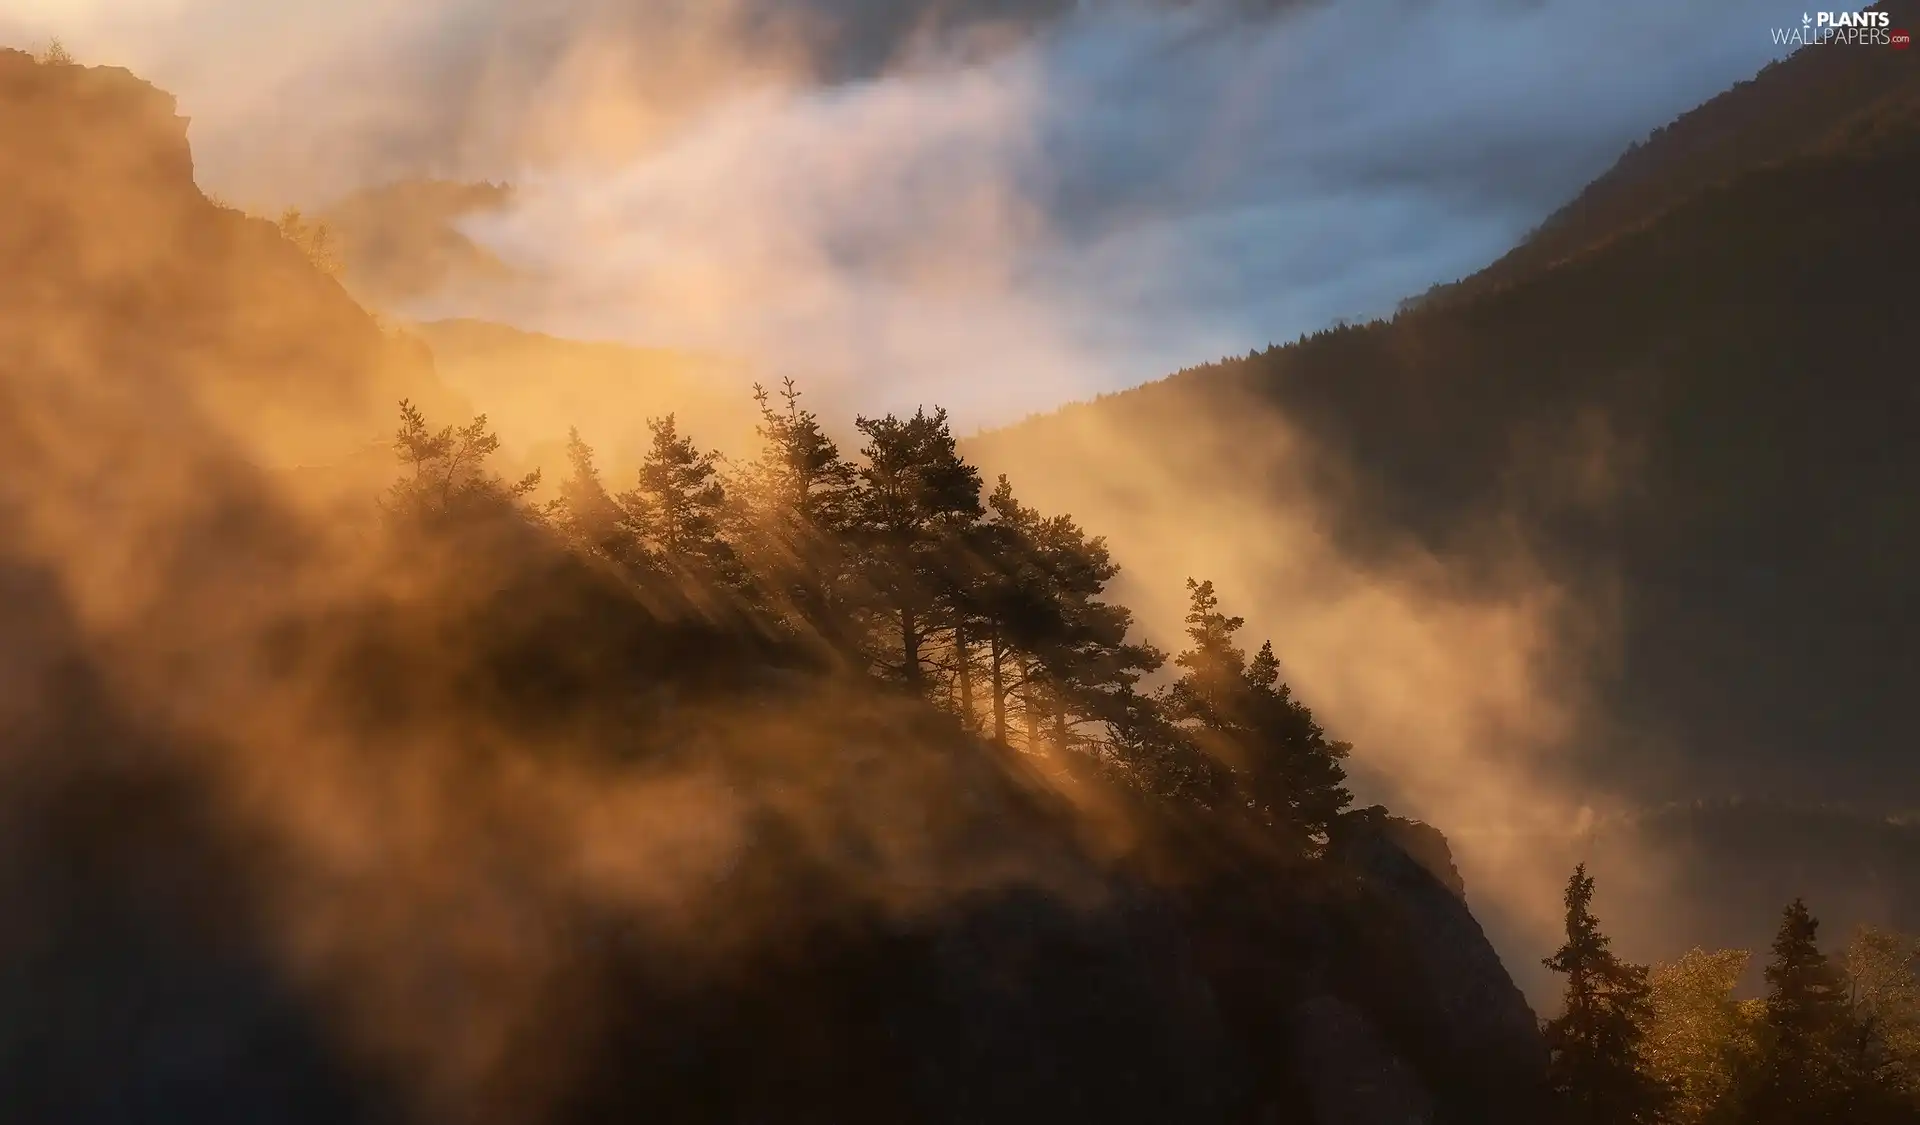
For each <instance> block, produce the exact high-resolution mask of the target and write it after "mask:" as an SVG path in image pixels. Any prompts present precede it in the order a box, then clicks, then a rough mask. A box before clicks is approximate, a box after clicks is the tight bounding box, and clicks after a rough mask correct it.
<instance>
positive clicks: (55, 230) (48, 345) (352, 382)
mask: <svg viewBox="0 0 1920 1125" xmlns="http://www.w3.org/2000/svg"><path fill="white" fill-rule="evenodd" d="M187 127H188V122H187V120H186V119H185V118H183V117H181V116H179V115H178V112H177V109H176V106H175V102H174V99H173V98H172V97H171V96H170V95H168V94H166V93H163V92H162V91H160V90H158V89H155V88H154V87H153V86H151V85H149V84H147V83H146V82H143V81H141V80H140V79H138V78H136V77H134V76H133V75H132V74H129V73H128V72H126V71H124V70H119V69H114V68H107V67H83V66H78V65H73V64H68V63H40V62H37V61H36V60H34V59H33V58H32V57H31V56H29V55H26V54H23V53H21V52H18V51H0V136H3V137H5V138H6V143H5V144H4V145H0V348H4V349H5V350H6V352H7V353H8V354H9V355H10V358H11V359H12V362H13V364H14V366H15V367H16V369H17V370H20V371H23V372H24V371H27V370H31V371H33V372H36V373H37V375H36V377H37V378H38V379H41V380H44V382H42V383H41V384H40V385H41V386H43V387H44V386H47V385H50V384H51V385H57V386H60V387H61V388H63V393H65V394H81V393H87V394H106V393H113V394H117V395H125V394H129V393H132V388H134V387H136V386H138V387H147V388H159V387H165V388H166V391H165V392H164V393H167V394H173V393H174V392H176V391H178V392H180V396H179V397H180V400H181V401H184V402H190V403H191V404H192V408H193V409H194V410H196V411H198V412H200V413H201V414H203V415H204V416H205V417H206V418H207V419H209V420H211V421H213V422H215V423H216V424H217V425H218V426H220V428H222V429H223V430H224V431H225V432H227V433H229V434H230V435H232V436H234V437H235V438H236V439H238V440H239V441H240V442H241V443H242V444H243V445H244V447H245V448H246V450H247V452H248V453H250V454H252V455H255V456H259V457H273V458H277V459H280V460H283V461H284V460H290V461H293V462H295V463H303V462H307V461H311V460H314V459H316V458H319V459H324V458H329V457H333V456H336V455H337V454H338V453H339V452H340V450H341V449H343V448H348V447H351V446H352V445H353V444H355V443H362V442H365V441H366V440H368V439H370V438H378V437H380V436H381V435H383V434H384V433H385V432H387V431H388V430H389V429H390V427H391V423H392V418H393V416H394V411H395V405H396V403H397V401H398V400H399V399H400V398H402V397H406V396H411V397H413V398H415V399H419V400H423V401H426V402H428V403H430V404H441V405H448V406H451V405H452V403H451V400H450V399H449V398H448V396H446V394H445V393H444V392H443V391H441V390H440V388H439V384H438V381H437V380H436V379H435V377H434V374H433V370H432V360H431V357H430V355H429V354H428V353H427V352H426V349H425V348H424V347H421V346H418V345H416V344H410V343H408V342H407V341H405V340H403V339H399V338H397V337H393V336H389V335H388V334H386V333H384V332H382V330H381V329H380V327H379V326H378V325H376V324H375V322H374V321H373V319H372V318H370V317H369V316H368V315H367V314H366V313H365V311H363V310H362V309H361V308H360V307H359V306H358V305H356V304H355V303H354V302H353V300H352V299H351V298H350V297H349V296H348V295H347V293H346V292H345V291H344V290H343V289H341V287H340V286H339V285H338V284H336V283H335V282H334V281H333V280H331V279H330V278H328V277H326V276H324V275H322V274H320V273H319V272H317V271H316V270H314V269H313V268H312V266H311V264H310V263H309V262H308V261H307V260H306V258H305V257H304V255H303V254H302V252H301V251H300V250H298V249H297V248H296V247H294V246H293V245H292V244H290V243H289V242H287V241H286V240H285V239H283V238H282V237H281V236H280V234H279V232H278V230H277V229H276V228H275V227H274V225H273V224H272V223H269V222H266V221H264V220H260V219H253V218H248V217H247V216H245V215H242V214H241V213H239V212H237V211H233V210H230V209H227V208H225V207H222V206H219V205H216V204H215V203H213V202H210V201H209V200H208V199H207V198H206V197H205V196H204V195H203V194H202V193H201V192H200V190H199V188H198V187H197V186H196V185H195V182H194V175H193V159H192V155H191V152H190V150H189V147H188V143H187ZM18 389H19V388H18V387H17V386H16V391H18Z"/></svg>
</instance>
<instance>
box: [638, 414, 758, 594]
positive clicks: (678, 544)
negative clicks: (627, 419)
mask: <svg viewBox="0 0 1920 1125" xmlns="http://www.w3.org/2000/svg"><path fill="white" fill-rule="evenodd" d="M647 428H648V429H649V430H651V431H652V432H653V444H652V446H651V447H650V448H649V449H648V451H647V456H646V459H645V460H644V461H642V462H641V465H640V482H639V487H637V488H635V489H634V490H633V491H631V492H629V493H627V494H626V495H624V496H622V497H621V498H620V502H621V507H622V508H623V509H625V512H626V527H627V530H628V531H630V532H631V533H632V535H633V538H634V542H635V543H636V545H637V547H638V550H639V553H640V555H641V558H642V559H643V560H644V561H645V562H646V563H647V564H648V565H649V566H651V567H652V568H653V569H654V570H655V571H657V572H659V573H661V574H663V575H666V576H669V577H671V578H674V579H676V580H678V581H681V582H687V583H694V584H698V583H702V582H712V583H718V584H720V585H723V586H728V585H735V584H737V581H738V579H739V577H740V576H739V572H738V568H737V566H736V564H735V558H734V554H733V551H732V549H731V548H730V547H729V546H728V545H727V543H726V541H725V539H723V538H722V537H721V534H720V521H721V516H722V509H723V507H724V505H725V503H726V491H725V489H724V488H722V487H721V484H720V479H719V475H718V472H717V469H716V467H715V464H714V460H715V458H714V455H713V454H711V453H703V452H701V451H700V450H699V449H698V448H697V447H696V446H695V445H694V444H693V441H692V440H691V439H689V438H686V437H682V436H681V435H680V433H679V431H678V429H677V427H676V423H675V420H674V416H673V415H672V414H669V415H667V416H666V417H665V418H657V419H649V420H648V421H647Z"/></svg>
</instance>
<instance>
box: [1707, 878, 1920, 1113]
mask: <svg viewBox="0 0 1920 1125" xmlns="http://www.w3.org/2000/svg"><path fill="white" fill-rule="evenodd" d="M1819 932H1820V920H1819V919H1818V918H1816V917H1814V916H1813V914H1812V912H1811V911H1809V910H1808V909H1807V906H1806V903H1804V902H1802V901H1801V900H1799V899H1795V900H1794V901H1793V902H1792V904H1790V905H1789V906H1788V907H1787V908H1786V910H1785V911H1784V912H1783V913H1782V915H1781V919H1780V930H1779V933H1778V934H1777V935H1776V936H1775V938H1774V941H1773V960H1772V962H1771V963H1769V964H1768V966H1767V969H1766V981H1767V998H1766V1007H1765V1016H1764V1017H1763V1020H1762V1032H1761V1034H1762V1039H1763V1045H1762V1050H1761V1055H1760V1065H1759V1068H1758V1073H1757V1074H1756V1075H1754V1076H1753V1078H1752V1080H1751V1081H1750V1082H1749V1083H1748V1085H1747V1089H1746V1096H1745V1098H1744V1099H1743V1100H1744V1109H1745V1113H1744V1115H1743V1116H1742V1118H1741V1120H1742V1121H1743V1122H1752V1123H1753V1125H1829V1123H1832V1125H1841V1123H1845V1125H1882V1123H1893V1122H1899V1123H1901V1125H1906V1123H1910V1122H1913V1121H1915V1120H1916V1113H1915V1106H1914V1104H1913V1102H1912V1100H1911V1099H1910V1098H1907V1097H1906V1096H1905V1092H1904V1091H1902V1090H1901V1089H1900V1088H1899V1086H1898V1084H1897V1074H1896V1072H1894V1071H1892V1070H1891V1069H1890V1068H1888V1067H1886V1066H1885V1065H1884V1064H1885V1062H1886V1061H1887V1060H1886V1058H1885V1053H1884V1049H1883V1047H1882V1044H1881V1042H1880V1041H1879V1039H1878V1035H1877V1031H1878V1029H1877V1028H1876V1026H1875V1025H1874V1023H1873V1021H1872V1020H1871V1019H1870V1018H1869V1019H1862V1018H1860V1017H1861V1016H1862V1015H1865V1014H1866V1013H1864V1012H1856V1010H1855V1007H1854V1003H1853V1000H1854V998H1853V995H1852V992H1853V990H1852V987H1851V984H1850V982H1849V981H1848V980H1847V977H1846V974H1845V973H1844V972H1843V971H1842V970H1841V968H1840V967H1839V966H1838V965H1835V964H1834V963H1833V962H1832V961H1831V960H1830V959H1829V958H1828V957H1827V956H1826V954H1824V953H1823V952H1821V950H1820V946H1819Z"/></svg>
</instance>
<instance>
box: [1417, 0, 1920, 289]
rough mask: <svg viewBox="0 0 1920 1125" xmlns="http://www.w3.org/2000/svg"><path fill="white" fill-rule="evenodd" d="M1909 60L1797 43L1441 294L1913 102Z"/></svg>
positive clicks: (1662, 132)
mask: <svg viewBox="0 0 1920 1125" xmlns="http://www.w3.org/2000/svg"><path fill="white" fill-rule="evenodd" d="M1868 10H1870V11H1884V12H1887V13H1889V14H1890V15H1891V17H1892V23H1893V26H1894V27H1896V28H1907V27H1912V26H1914V25H1916V24H1920V5H1916V4H1914V3H1913V2H1912V0H1883V2H1881V3H1878V4H1874V5H1872V6H1871V7H1870V8H1869V9H1868ZM1756 30H1757V29H1756ZM1913 69H1914V68H1913V60H1912V58H1911V57H1910V56H1907V55H1903V54H1901V53H1900V52H1898V51H1891V50H1887V51H1881V50H1839V51H1798V52H1795V53H1794V54H1793V55H1791V56H1789V57H1788V58H1785V59H1782V60H1780V61H1778V62H1775V63H1772V64H1770V65H1768V66H1767V67H1766V68H1765V69H1763V70H1762V71H1761V72H1760V73H1759V74H1758V75H1756V76H1755V77H1753V78H1752V79H1749V80H1748V81H1745V82H1741V83H1738V84H1737V85H1735V86H1734V87H1733V88H1732V89H1730V90H1728V91H1726V92H1725V93H1722V94H1720V95H1719V96H1718V97H1715V98H1713V99H1711V100H1709V101H1707V102H1706V103H1705V104H1703V105H1701V106H1699V107H1698V108H1696V109H1694V110H1692V111H1690V112H1688V113H1685V114H1682V115H1681V116H1680V117H1679V118H1678V119H1677V120H1675V121H1673V122H1672V123H1671V124H1668V125H1664V126H1662V127H1661V128H1658V129H1655V130H1654V131H1653V133H1652V135H1650V136H1649V137H1648V138H1647V139H1646V141H1645V142H1643V143H1640V144H1636V145H1634V146H1633V147H1632V148H1630V149H1628V150H1627V151H1626V152H1625V153H1623V154H1622V155H1621V157H1620V159H1619V161H1618V162H1617V163H1616V164H1615V165H1614V167H1613V168H1612V169H1611V170H1610V171H1608V172H1607V173H1606V174H1605V175H1603V176H1601V177H1600V178H1599V179H1597V180H1595V181H1594V182H1593V183H1591V184H1589V185H1587V187H1586V188H1585V189H1584V190H1582V191H1581V192H1580V194H1579V195H1577V196H1575V197H1574V199H1572V200H1571V201H1570V202H1568V203H1567V205H1566V206H1564V207H1562V208H1561V209H1560V210H1558V211H1556V212H1555V213H1554V214H1553V215H1551V216H1550V217H1548V219H1547V220H1546V221H1545V222H1544V223H1542V224H1541V226H1540V228H1539V229H1538V230H1536V231H1535V232H1534V233H1533V234H1532V235H1531V236H1530V237H1528V238H1527V239H1526V240H1525V241H1524V242H1522V243H1521V244H1520V245H1519V246H1517V247H1515V248H1514V249H1513V250H1512V251H1511V252H1510V253H1508V254H1506V255H1504V256H1503V257H1501V259H1500V260H1499V261H1497V262H1495V263H1494V264H1493V265H1491V266H1489V267H1488V268H1487V269H1486V270H1484V271H1482V272H1481V273H1479V274H1476V275H1475V276H1474V277H1472V278H1470V279H1468V280H1467V281H1465V282H1462V283H1461V284H1460V285H1458V286H1457V287H1449V286H1442V287H1441V289H1440V290H1439V291H1438V292H1437V293H1436V294H1435V295H1436V296H1438V295H1440V294H1442V293H1446V294H1452V295H1459V294H1463V293H1469V292H1477V291H1480V290H1483V289H1486V288H1488V287H1490V286H1493V285H1498V284H1500V283H1503V282H1512V281H1519V280H1522V279H1524V278H1525V277H1527V276H1528V275H1530V274H1533V273H1535V272H1537V271H1539V270H1541V269H1543V268H1545V267H1547V266H1550V265H1552V264H1553V263H1555V262H1559V261H1564V260H1566V259H1568V258H1571V257H1574V256H1576V255H1578V254H1580V253H1581V252H1583V251H1586V250H1589V249H1591V248H1593V247H1595V246H1597V245H1599V244H1600V243H1602V242H1604V241H1606V240H1607V239H1608V238H1611V237H1612V236H1614V235H1616V234H1619V233H1620V232H1622V231H1626V230H1630V229H1632V228H1634V227H1637V226H1640V225H1643V224H1645V223H1648V222H1651V221H1653V220H1654V219H1656V218H1658V217H1659V216H1660V215H1662V214H1664V213H1665V212H1666V211H1667V210H1669V209H1671V208H1673V207H1675V206H1677V205H1679V204H1681V203H1684V202H1686V201H1687V200H1688V199H1691V198H1692V197H1693V196H1695V195H1697V194H1699V193H1700V192H1702V191H1704V190H1706V189H1707V188H1710V187H1713V186H1714V185H1716V184H1723V183H1726V182H1727V181H1729V180H1732V179H1734V178H1736V177H1738V176H1741V175H1744V174H1746V173H1748V172H1752V171H1754V170H1756V169H1758V168H1761V167H1764V166H1766V165H1768V164H1775V163H1779V162H1781V161H1784V160H1788V159H1790V158H1792V157H1794V156H1798V155H1804V154H1806V153H1807V152H1810V151H1813V150H1815V149H1817V148H1819V147H1820V146H1821V145H1822V144H1823V143H1826V142H1828V141H1829V140H1831V139H1832V138H1833V137H1834V136H1835V135H1836V134H1844V133H1845V132H1846V131H1847V130H1848V129H1850V128H1852V127H1854V126H1855V125H1856V124H1857V123H1859V122H1860V121H1862V120H1863V119H1870V118H1873V117H1874V116H1876V115H1878V114H1880V113H1882V112H1883V111H1884V108H1885V107H1884V106H1883V105H1882V103H1883V101H1887V100H1893V101H1899V100H1907V101H1908V102H1909V104H1911V99H1912V97H1913V82H1914V75H1913Z"/></svg>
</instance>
